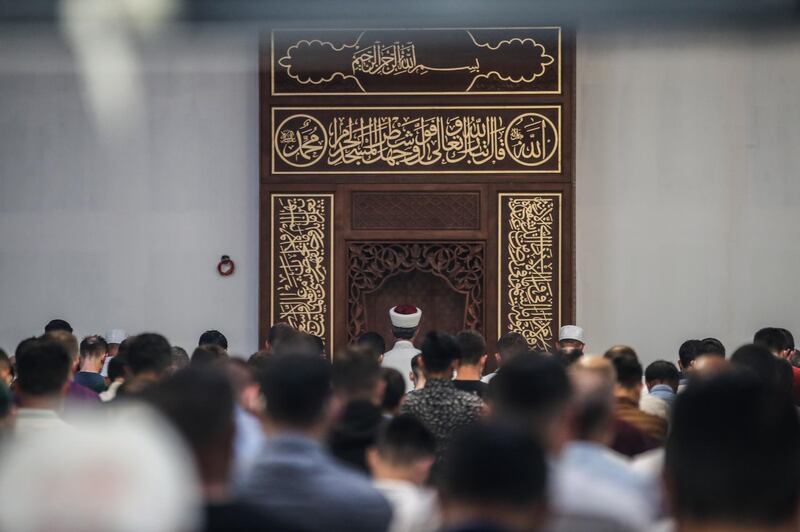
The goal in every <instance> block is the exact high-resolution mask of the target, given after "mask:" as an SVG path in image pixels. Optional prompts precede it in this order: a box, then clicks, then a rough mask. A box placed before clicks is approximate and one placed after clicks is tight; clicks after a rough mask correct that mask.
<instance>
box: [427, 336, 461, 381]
mask: <svg viewBox="0 0 800 532" xmlns="http://www.w3.org/2000/svg"><path fill="white" fill-rule="evenodd" d="M458 356H459V352H458V344H457V343H456V340H455V338H453V337H452V336H451V335H449V334H447V333H443V332H438V331H431V332H429V333H428V334H426V335H425V341H424V342H422V360H423V362H425V369H426V370H427V371H430V372H433V373H438V372H441V371H446V370H447V368H449V367H450V364H452V363H453V361H454V360H458Z"/></svg>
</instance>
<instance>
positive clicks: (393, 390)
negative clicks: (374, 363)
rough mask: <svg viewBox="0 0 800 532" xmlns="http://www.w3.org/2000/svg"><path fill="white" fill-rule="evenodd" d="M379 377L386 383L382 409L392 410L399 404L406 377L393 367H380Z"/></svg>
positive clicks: (403, 391)
mask: <svg viewBox="0 0 800 532" xmlns="http://www.w3.org/2000/svg"><path fill="white" fill-rule="evenodd" d="M381 377H382V378H383V382H385V383H386V390H385V391H384V392H383V402H382V403H381V407H382V408H383V409H384V410H394V409H395V408H397V407H398V406H399V405H400V401H401V400H402V399H403V395H404V394H405V393H406V379H405V378H404V377H403V374H402V373H400V372H399V371H397V370H396V369H394V368H381Z"/></svg>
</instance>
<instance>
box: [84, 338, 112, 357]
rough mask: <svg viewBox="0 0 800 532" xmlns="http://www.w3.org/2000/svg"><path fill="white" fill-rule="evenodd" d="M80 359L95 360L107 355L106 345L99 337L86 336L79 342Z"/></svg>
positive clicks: (103, 339)
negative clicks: (89, 358) (90, 358)
mask: <svg viewBox="0 0 800 532" xmlns="http://www.w3.org/2000/svg"><path fill="white" fill-rule="evenodd" d="M80 350H81V358H86V357H92V358H97V357H101V356H103V355H105V354H106V353H108V344H107V343H106V340H105V338H103V337H102V336H100V335H94V336H87V337H86V338H84V339H83V340H81V346H80Z"/></svg>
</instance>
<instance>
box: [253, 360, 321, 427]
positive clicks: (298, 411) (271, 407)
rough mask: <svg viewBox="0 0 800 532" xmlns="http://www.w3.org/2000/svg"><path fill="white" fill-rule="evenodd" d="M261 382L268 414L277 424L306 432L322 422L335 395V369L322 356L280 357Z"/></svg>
mask: <svg viewBox="0 0 800 532" xmlns="http://www.w3.org/2000/svg"><path fill="white" fill-rule="evenodd" d="M260 381H261V390H262V392H263V393H264V396H265V397H266V400H267V406H266V412H267V415H268V416H269V418H270V419H271V420H273V421H274V422H276V423H277V424H279V425H283V426H286V427H291V428H300V429H303V428H310V427H312V426H314V425H315V424H316V423H317V422H319V421H320V420H321V419H322V417H323V414H324V412H325V409H326V406H327V404H328V400H329V399H330V396H331V370H330V364H328V362H327V361H325V360H324V359H323V358H322V357H320V356H319V355H309V354H308V353H304V352H298V353H284V354H276V355H274V356H273V357H271V358H270V360H269V364H268V369H267V370H266V371H265V372H264V373H263V374H262V375H261V378H260Z"/></svg>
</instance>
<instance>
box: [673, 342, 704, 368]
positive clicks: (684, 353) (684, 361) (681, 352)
mask: <svg viewBox="0 0 800 532" xmlns="http://www.w3.org/2000/svg"><path fill="white" fill-rule="evenodd" d="M702 349H703V342H702V341H701V340H686V341H685V342H683V343H682V344H681V346H680V347H679V348H678V360H679V361H680V363H681V369H682V370H684V371H686V370H688V369H689V368H690V367H691V366H692V363H693V362H694V359H695V358H697V357H698V356H699V355H700V351H701V350H702Z"/></svg>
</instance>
